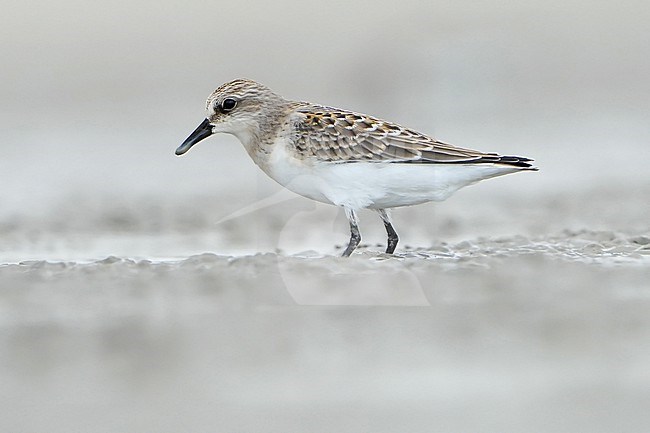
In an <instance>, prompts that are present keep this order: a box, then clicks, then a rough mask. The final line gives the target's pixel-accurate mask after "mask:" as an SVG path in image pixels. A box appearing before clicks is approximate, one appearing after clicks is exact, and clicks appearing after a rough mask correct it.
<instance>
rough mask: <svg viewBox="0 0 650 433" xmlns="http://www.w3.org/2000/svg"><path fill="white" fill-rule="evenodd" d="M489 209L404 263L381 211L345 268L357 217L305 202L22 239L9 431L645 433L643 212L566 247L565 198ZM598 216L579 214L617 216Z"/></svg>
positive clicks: (14, 270) (452, 205)
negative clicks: (350, 222)
mask: <svg viewBox="0 0 650 433" xmlns="http://www.w3.org/2000/svg"><path fill="white" fill-rule="evenodd" d="M475 194H479V195H480V194H481V191H480V190H478V191H476V192H474V193H468V195H467V196H466V197H465V198H461V199H459V200H455V201H450V202H449V203H446V204H442V205H433V206H429V207H427V206H424V207H418V208H412V209H405V210H401V211H397V212H396V213H395V216H396V220H397V224H399V221H402V239H403V241H402V242H403V244H402V245H400V249H399V250H398V252H399V254H397V255H396V256H395V257H390V256H387V255H385V254H383V253H381V250H382V247H383V245H382V244H381V243H382V242H383V241H382V237H383V233H382V227H381V225H380V223H379V221H378V219H377V220H375V216H374V215H373V214H371V213H368V214H367V215H362V223H363V224H364V225H363V226H362V228H364V227H365V232H364V233H365V234H366V235H365V236H364V239H368V240H369V242H370V243H366V244H365V245H364V246H362V248H360V250H359V253H358V254H355V255H354V256H353V257H351V258H349V259H343V258H339V257H336V256H335V255H334V254H337V253H340V249H339V250H337V249H336V248H335V246H334V244H335V243H339V244H340V245H339V246H342V244H343V243H344V241H345V238H346V233H345V221H344V220H343V219H342V216H341V215H339V214H338V213H337V212H336V210H333V209H332V208H329V207H325V206H324V207H320V206H314V205H312V204H311V203H309V202H307V201H304V200H301V199H295V200H289V201H288V202H284V203H282V204H280V205H274V206H271V207H268V208H265V209H262V210H259V211H255V212H253V213H252V214H249V215H244V216H241V217H239V218H235V219H233V220H230V221H228V222H225V223H222V224H215V223H214V222H211V221H210V218H214V215H212V214H211V212H213V211H215V212H216V209H214V208H213V207H212V206H218V205H216V204H215V205H211V204H209V203H207V202H205V206H203V207H200V208H197V209H203V210H202V211H200V212H199V213H198V214H195V215H194V219H195V221H194V225H192V226H191V227H192V228H188V227H190V226H188V225H187V221H185V220H184V217H183V215H179V214H178V211H179V209H181V207H176V205H169V204H167V205H165V204H162V203H159V206H158V207H156V206H151V207H150V208H147V206H139V207H138V206H134V207H129V206H124V207H122V208H121V209H123V210H124V211H123V213H122V214H118V215H115V214H114V215H113V217H111V218H108V219H106V218H104V219H102V218H101V217H100V215H102V212H98V213H96V214H93V213H92V212H86V213H84V215H85V219H84V220H85V225H83V224H80V223H79V224H76V223H75V222H74V218H73V216H72V215H63V216H67V217H68V218H62V219H61V221H59V222H58V223H57V222H56V218H55V217H54V216H52V217H51V218H52V220H51V223H52V224H54V225H56V224H59V225H58V227H59V232H58V234H57V235H52V233H51V232H50V231H48V230H47V229H42V230H41V231H38V230H36V229H35V227H31V228H29V229H26V231H22V232H21V230H20V229H18V230H17V231H16V226H15V225H14V226H12V227H13V231H9V230H5V232H4V237H5V239H6V240H7V242H6V243H5V245H8V246H7V247H5V249H3V251H2V254H3V255H4V259H5V260H4V263H5V264H3V265H0V296H1V298H0V308H1V314H0V317H1V318H2V319H1V322H0V327H1V329H2V332H1V333H0V338H1V340H2V341H0V345H1V347H3V350H2V356H1V359H0V366H1V368H0V382H2V389H3V391H2V397H1V399H2V401H1V402H0V404H1V406H2V407H3V408H5V409H4V410H6V411H8V413H10V414H12V415H10V416H3V417H2V419H1V420H0V425H1V427H2V430H3V431H12V432H22V431H25V432H27V431H49V432H68V431H79V430H83V431H88V430H92V431H96V432H103V431H105V432H113V431H121V432H140V431H143V429H145V430H147V431H158V432H177V431H179V430H182V431H265V432H271V431H273V432H299V431H310V432H331V431H350V432H352V431H372V432H395V431H413V432H415V431H418V432H430V431H486V432H502V431H538V432H544V431H548V432H556V431H590V432H600V431H602V432H610V431H643V430H644V428H641V427H640V426H644V425H645V426H647V425H649V423H650V416H649V415H648V412H647V411H646V410H645V408H646V406H647V404H646V402H647V401H650V376H648V368H647V366H648V365H649V364H650V343H648V342H650V315H648V311H650V295H649V293H650V292H649V290H650V286H649V283H648V281H650V266H649V264H650V263H649V259H650V233H648V232H647V231H644V230H642V229H640V227H642V226H643V224H644V218H643V216H642V215H641V214H639V213H635V212H632V210H633V208H636V207H637V204H636V202H635V201H631V200H628V201H625V202H621V203H620V206H619V207H618V211H619V212H618V213H616V214H615V213H612V214H611V215H609V216H608V214H607V213H605V212H600V213H599V214H598V218H599V219H600V221H601V224H602V225H613V223H612V221H614V219H615V218H618V220H619V221H620V222H621V223H622V225H624V226H626V227H629V228H630V229H629V230H624V229H622V230H601V229H587V228H583V229H576V228H571V229H569V228H565V229H557V226H562V225H564V226H572V225H573V224H572V222H571V215H572V209H574V208H573V205H572V204H571V200H570V199H569V197H565V198H562V197H561V196H560V197H558V196H557V195H553V196H552V197H553V198H552V199H551V198H548V197H547V198H548V200H546V199H544V198H543V197H542V199H539V198H537V202H538V207H537V208H535V207H531V204H530V203H526V202H525V201H524V202H522V203H520V204H510V205H509V206H508V207H509V208H508V209H505V210H504V205H506V204H507V200H509V198H508V197H509V196H508V195H503V196H500V195H499V194H496V195H495V197H494V199H493V200H492V201H488V202H484V203H483V204H479V205H477V204H475V202H474V200H473V197H474V195H475ZM588 197H591V199H592V200H586V201H585V202H589V203H591V204H590V205H583V206H581V208H582V209H583V210H589V206H593V207H595V208H598V207H600V206H601V199H603V198H604V197H602V196H601V197H599V196H598V195H597V194H595V193H594V194H592V195H591V196H588ZM623 198H625V197H623ZM504 200H505V201H504ZM109 203H110V202H109ZM109 203H106V204H105V205H106V206H109ZM624 203H629V205H628V206H629V209H626V208H625V206H626V205H625V204H624ZM238 205H241V204H238ZM101 206H103V205H100V208H98V209H95V210H97V211H99V210H100V209H101ZM233 206H234V205H233ZM477 206H478V207H477ZM640 206H643V205H641V204H640ZM161 208H163V209H164V211H162V212H161V210H160V209H161ZM470 208H471V209H473V210H474V211H477V210H480V211H481V212H478V213H476V212H468V210H469V209H470ZM608 208H609V207H608ZM143 209H145V210H143ZM146 209H156V211H155V212H149V211H147V210H146ZM165 209H166V210H165ZM174 209H176V210H174ZM86 210H88V209H86ZM626 210H627V211H629V212H625V211H626ZM75 211H76V212H79V211H80V208H76V209H75ZM526 212H529V213H534V214H543V213H545V212H546V214H547V216H548V218H545V219H541V220H540V219H531V218H522V216H523V215H525V214H526ZM621 212H622V213H621ZM166 213H168V214H167V216H166V217H163V216H162V215H163V214H166ZM223 213H224V211H222V214H223ZM481 213H483V216H481V217H477V216H476V215H480V214H481ZM93 215H94V216H93ZM104 215H105V214H104ZM210 215H211V216H210ZM454 215H457V218H455V219H454V218H452V216H454ZM508 215H509V217H507V216H508ZM617 215H618V216H617ZM621 215H627V216H626V217H625V219H623V218H622V217H621ZM551 216H552V217H553V218H551ZM503 218H507V220H506V222H507V223H506V222H504V219H503ZM585 218H586V220H588V219H589V218H588V217H585ZM609 219H611V221H610V220H609ZM63 220H66V221H68V225H65V224H62V223H61V222H62V221H63ZM406 220H408V221H409V223H410V224H405V221H406ZM152 221H153V222H156V221H158V223H159V225H158V226H156V225H155V224H154V226H153V227H158V228H157V229H152V225H151V223H152ZM200 221H205V224H202V223H201V222H200ZM452 221H455V223H452ZM479 221H482V222H483V223H482V224H481V223H480V222H479ZM23 224H24V226H25V227H29V222H28V221H27V220H25V221H23ZM283 224H284V225H283ZM9 225H10V224H9V222H7V223H6V224H5V226H4V227H5V228H7V227H9ZM592 226H594V227H596V226H598V224H597V223H596V222H593V223H592ZM93 227H94V229H93ZM145 227H148V230H147V229H145ZM295 227H298V228H300V227H302V232H299V233H297V231H296V228H295ZM398 228H399V225H398ZM427 230H432V231H434V230H435V231H438V233H437V236H438V238H439V239H440V238H442V239H443V240H432V239H433V233H429V232H427ZM509 231H510V232H513V233H516V234H510V235H508V234H504V232H505V233H507V232H509ZM545 232H546V233H545ZM17 233H19V234H20V233H22V235H19V234H17ZM28 233H31V235H28ZM427 233H428V234H427ZM479 233H481V234H479ZM490 233H494V234H490ZM30 236H31V237H30ZM427 236H431V237H427ZM55 238H59V239H67V241H59V242H58V243H57V242H55ZM445 239H446V240H445ZM21 240H22V242H28V243H31V246H25V245H21ZM12 242H13V243H12ZM418 242H419V243H420V244H426V243H428V244H429V245H428V246H423V245H417V243H418ZM210 243H213V244H219V245H221V247H220V248H221V249H227V248H232V249H233V250H239V251H243V250H246V249H247V248H248V249H252V248H259V249H260V250H262V251H264V249H265V248H266V247H268V246H269V245H272V244H273V243H276V247H275V250H277V251H274V249H273V248H268V249H267V250H266V251H267V252H260V253H240V254H236V255H233V254H223V252H220V251H218V248H217V249H216V250H217V251H216V253H215V251H214V249H211V248H209V246H208V245H207V244H210ZM409 243H410V244H411V245H409ZM305 247H307V248H305ZM309 247H314V249H310V248H309ZM193 249H196V250H199V252H196V253H192V252H191V251H192V250H193ZM111 250H112V251H120V252H122V254H117V255H115V254H113V255H107V256H101V254H103V253H104V252H105V251H111ZM38 251H40V255H41V256H43V257H45V258H46V259H35V258H34V256H38V255H39V253H38ZM128 251H132V254H129V253H128ZM200 251H202V252H200ZM11 254H14V257H13V259H12V258H11V257H10V256H11ZM183 254H186V255H183ZM57 257H58V258H57ZM34 408H38V410H34Z"/></svg>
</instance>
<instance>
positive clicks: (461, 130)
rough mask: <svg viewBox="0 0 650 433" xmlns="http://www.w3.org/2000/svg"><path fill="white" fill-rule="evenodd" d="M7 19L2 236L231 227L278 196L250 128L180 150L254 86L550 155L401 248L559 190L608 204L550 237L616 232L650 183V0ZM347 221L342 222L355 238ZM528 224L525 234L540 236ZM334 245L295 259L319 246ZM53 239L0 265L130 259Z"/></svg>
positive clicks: (138, 8)
mask: <svg viewBox="0 0 650 433" xmlns="http://www.w3.org/2000/svg"><path fill="white" fill-rule="evenodd" d="M4 9H5V12H4V13H3V14H2V17H1V18H0V20H1V26H0V28H1V30H0V31H1V32H2V43H1V44H0V50H1V55H2V57H1V58H2V62H3V65H2V76H3V79H2V80H1V81H0V90H1V92H2V95H3V97H2V98H1V100H0V110H2V111H1V112H2V116H0V131H2V132H1V134H2V135H1V137H0V140H1V142H0V146H2V152H3V155H2V158H1V159H0V173H1V175H2V183H3V186H4V187H3V188H2V189H1V190H0V202H1V203H2V206H1V208H0V224H1V225H0V227H4V231H5V232H13V231H15V230H17V229H20V227H22V228H23V229H29V230H30V233H31V236H32V239H33V240H34V241H37V240H38V239H41V238H40V237H39V234H41V235H43V236H46V235H47V233H51V232H52V230H55V231H63V232H71V233H76V234H77V235H78V234H79V233H80V232H83V231H84V230H90V231H94V232H96V231H97V230H105V231H107V232H110V233H113V238H115V236H114V232H115V231H116V230H115V229H119V230H127V231H134V230H135V231H138V232H139V233H142V232H152V231H153V232H155V233H156V235H157V236H158V235H160V234H163V235H165V234H166V235H167V236H169V234H170V233H178V234H179V236H181V235H182V236H185V235H187V234H188V232H191V231H196V230H200V231H203V232H205V229H206V228H210V229H211V230H214V231H216V232H219V231H225V230H220V228H219V227H217V226H216V222H218V221H219V220H221V219H222V218H224V217H226V216H228V215H231V214H232V213H233V212H234V211H236V210H238V209H241V208H242V207H243V206H246V205H250V204H251V203H254V202H256V201H258V200H260V199H261V198H264V197H268V196H269V195H272V194H273V193H275V192H278V191H280V188H279V187H278V186H277V185H276V184H275V183H274V182H273V181H272V180H270V179H268V178H267V177H266V176H265V175H264V174H263V173H262V172H261V171H260V170H259V169H258V168H257V167H256V166H255V165H254V164H253V163H252V162H251V161H250V160H249V159H248V156H247V155H246V153H245V152H244V150H243V148H242V147H241V145H240V144H239V142H237V141H236V139H235V138H234V137H231V136H227V135H221V136H215V137H212V138H210V139H209V140H207V141H206V142H204V143H201V145H200V146H197V147H196V148H194V149H192V152H190V153H189V154H187V155H186V156H184V157H182V158H177V157H176V156H174V154H173V151H174V149H175V147H176V146H177V145H178V144H179V143H180V142H181V141H182V140H183V139H184V138H185V137H186V136H187V135H188V134H189V133H190V132H191V131H192V130H193V129H194V128H195V127H196V125H198V123H199V122H200V121H201V120H202V119H203V118H204V101H205V99H206V98H207V96H208V94H209V93H210V92H211V91H212V90H213V89H214V88H216V87H217V86H218V85H220V84H221V83H223V82H225V81H228V80H231V79H234V78H237V77H249V78H252V79H255V80H257V81H259V82H262V83H264V84H266V85H268V86H269V87H271V88H272V89H274V90H275V91H277V92H278V93H280V94H282V95H284V96H285V97H287V98H292V99H300V100H308V101H313V102H318V103H322V104H327V105H331V106H338V107H344V108H348V109H351V110H355V111H360V112H365V113H369V114H373V115H376V116H379V117H383V118H387V119H390V120H393V121H395V122H398V123H401V124H404V125H407V126H409V127H412V128H415V129H417V130H420V131H422V132H425V133H428V134H431V135H433V136H435V137H436V138H438V139H441V140H443V141H447V142H450V143H453V144H457V145H459V146H465V147H470V148H476V149H481V150H485V151H497V152H499V153H503V154H514V155H523V156H528V157H532V158H534V159H535V160H536V162H537V164H538V165H539V167H540V168H541V171H540V172H539V173H534V174H530V173H526V174H521V175H517V177H516V178H513V177H504V178H500V179H496V180H492V181H490V182H484V183H482V184H480V185H477V186H476V187H472V188H470V189H467V190H465V191H462V192H461V193H460V194H458V195H456V196H455V197H454V198H452V199H451V200H450V201H449V203H450V204H444V205H429V206H428V207H427V209H428V210H427V215H428V218H429V224H431V225H432V228H431V230H432V231H431V233H426V235H427V236H428V238H427V239H426V240H424V241H422V240H421V239H420V238H421V235H422V233H421V232H420V231H418V230H421V229H419V228H418V227H417V224H407V223H406V221H407V220H409V218H410V217H409V212H410V210H408V209H407V210H398V211H397V212H396V214H395V218H396V221H397V227H398V228H401V231H400V234H401V235H402V239H403V240H404V241H406V242H410V243H412V244H414V245H425V246H428V245H429V244H430V242H431V241H432V240H434V239H440V238H441V237H443V238H444V235H445V234H446V235H448V236H454V235H456V234H458V235H461V236H462V235H466V234H469V235H471V236H476V235H478V234H479V233H478V232H479V231H480V230H483V229H485V228H484V227H483V226H482V225H479V226H478V227H477V226H476V224H468V225H467V229H468V230H472V229H473V228H476V229H477V231H473V232H469V233H465V232H463V231H462V230H461V231H460V232H459V233H456V232H453V231H450V230H447V231H446V232H445V230H446V228H448V227H449V226H450V225H453V223H452V221H453V220H454V219H457V218H463V216H462V215H463V214H464V210H465V208H464V207H463V206H464V204H467V203H472V206H474V205H476V203H477V202H483V201H490V200H492V201H496V200H499V199H498V197H499V195H503V196H506V195H510V197H511V198H510V199H509V200H505V202H503V204H505V205H512V202H517V203H520V204H521V203H522V201H526V200H528V201H527V202H526V203H525V204H526V206H525V207H527V208H529V209H530V208H535V209H540V208H544V210H545V209H547V208H548V206H557V203H550V204H549V203H548V202H545V201H544V200H550V201H552V200H553V197H558V196H562V197H566V198H567V200H563V201H564V202H565V203H566V204H568V205H570V206H575V209H584V207H585V206H586V207H587V208H590V209H591V208H592V207H594V206H595V207H596V208H594V209H593V211H590V212H583V213H582V214H581V215H580V216H579V217H578V218H575V219H577V221H573V220H571V221H569V219H572V218H573V217H574V216H575V215H573V211H569V212H567V213H566V214H565V215H563V216H562V218H563V219H564V220H563V221H561V222H560V224H559V225H558V226H557V227H550V228H551V229H558V228H567V226H570V225H571V224H573V223H574V222H576V225H577V228H583V227H585V226H588V227H592V228H593V227H595V226H598V225H602V224H613V223H615V220H603V218H605V217H606V215H602V214H607V213H608V211H607V209H610V211H609V212H610V213H613V214H614V215H616V214H618V213H620V210H619V211H616V212H611V207H610V206H608V205H606V204H603V205H602V209H601V208H600V207H598V206H599V203H600V202H602V201H604V200H603V198H604V197H612V196H616V197H618V196H620V195H621V194H628V195H635V194H637V192H638V191H639V190H642V191H643V194H647V193H648V189H649V188H650V187H649V185H650V171H649V170H647V164H646V159H647V158H648V156H650V155H649V152H650V151H649V150H648V143H649V142H650V122H648V116H649V114H650V113H649V109H650V107H649V104H648V101H649V100H648V95H650V80H648V78H647V77H648V76H650V34H649V33H648V32H647V31H645V27H646V22H647V20H648V18H650V6H648V4H647V3H646V2H644V1H623V2H608V1H596V2H593V1H584V2H583V1H571V2H559V1H558V2H555V1H550V2H549V1H523V2H510V1H493V2H467V1H449V2H431V3H427V4H422V3H421V2H400V3H399V4H397V3H394V2H365V1H359V2H353V3H350V2H337V1H334V2H330V3H328V4H326V5H324V4H318V5H315V4H314V5H312V4H304V3H299V2H291V1H280V2H274V3H261V2H256V3H246V4H242V3H236V2H220V1H213V2H192V1H191V2H185V3H182V4H181V3H175V2H159V1H156V2H148V1H138V2H126V1H125V2H119V1H117V2H108V3H101V4H100V3H94V4H92V5H91V4H88V3H87V2H77V1H53V2H46V3H43V2H38V3H34V2H30V1H25V2H10V3H9V4H8V5H7V6H6V7H5V8H4ZM612 190H614V192H613V193H612ZM603 191H607V193H604V192H603ZM596 197H597V199H595V198H596ZM635 197H637V196H636V195H635ZM643 197H647V195H644V196H643ZM639 199H640V197H639ZM298 202H299V206H308V207H310V209H318V212H319V214H320V213H322V212H328V211H327V210H321V209H325V208H327V206H320V205H316V206H317V208H313V206H315V205H313V204H311V203H309V202H308V201H306V200H303V199H298ZM447 206H449V207H447ZM457 206H458V207H457ZM522 206H523V205H522ZM445 209H449V214H448V215H449V216H448V217H447V214H446V213H445V212H446V210H445ZM485 211H486V212H487V211H488V210H487V209H486V210H485ZM513 212H514V213H513V214H512V215H511V218H512V221H507V220H506V221H504V220H503V219H499V220H498V221H497V224H496V226H495V227H492V228H491V229H494V230H498V227H502V226H504V225H505V226H508V225H509V224H515V225H520V223H518V222H517V221H521V220H522V216H521V215H520V214H519V213H517V212H516V211H513ZM630 212H632V213H635V212H634V209H633V208H632V209H630ZM594 214H599V215H600V216H599V217H597V216H596V215H594ZM266 215H267V216H268V215H269V214H268V213H266ZM509 215H510V214H509V213H508V212H506V213H505V215H503V218H506V219H507V218H509ZM267 216H265V213H264V212H261V213H256V214H254V215H252V216H251V217H250V219H248V220H246V224H247V225H248V226H249V228H250V230H249V232H248V233H242V234H241V235H242V236H243V238H238V239H224V240H221V241H219V242H216V241H215V240H214V239H211V241H210V243H206V244H205V245H195V246H192V245H190V244H189V243H186V242H180V243H179V242H171V243H172V245H164V246H163V245H156V247H155V248H154V247H153V246H151V247H148V246H142V251H141V255H142V256H162V257H166V256H174V257H175V256H179V257H181V256H184V255H186V254H187V253H188V252H189V251H190V250H191V251H193V252H203V251H204V250H206V249H209V250H210V251H214V252H220V253H224V254H227V253H232V252H233V251H234V252H236V251H239V250H238V248H239V249H240V250H243V249H246V248H249V249H248V250H246V251H247V252H254V251H260V250H262V251H272V250H273V249H274V248H275V247H276V246H277V239H275V238H271V237H269V236H268V235H267V234H266V232H267V231H268V230H267V229H266V227H262V228H260V229H259V230H258V231H259V233H257V232H256V230H255V229H254V227H256V226H260V224H261V225H264V221H265V219H266V218H267ZM529 217H530V218H532V217H536V218H537V219H538V220H544V221H545V224H546V222H547V220H548V218H546V216H541V215H539V214H537V215H529ZM282 218H285V215H282ZM282 218H280V220H281V219H282ZM341 218H342V217H339V219H340V221H337V223H336V225H335V227H336V228H340V231H341V232H342V233H341V237H340V242H345V240H346V237H347V233H345V232H346V231H347V229H346V227H345V226H346V224H345V221H344V220H343V219H341ZM362 218H363V219H369V220H371V221H372V224H370V225H369V227H367V228H366V229H365V232H366V234H367V236H366V239H368V240H372V241H373V242H374V241H375V240H376V241H383V234H382V231H383V227H381V225H379V224H376V222H377V221H376V217H375V216H374V215H372V214H368V215H362ZM530 218H529V219H530ZM584 218H587V220H585V219H584ZM599 218H600V219H599ZM285 219H286V218H285ZM400 221H401V222H402V223H401V224H400ZM531 224H532V223H530V224H529V225H528V226H526V227H523V228H522V230H523V231H524V232H525V233H532V232H535V229H536V228H537V229H539V227H531V226H530V225H531ZM18 226H20V227H18ZM375 226H377V227H375ZM260 227H261V226H260ZM546 228H549V227H547V226H544V227H543V229H546ZM610 228H611V227H610ZM618 228H621V227H618ZM132 229H133V230H132ZM119 230H118V231H119ZM43 231H45V232H47V233H42V232H43ZM275 231H276V232H277V227H276V230H275ZM315 231H319V230H317V229H315ZM325 231H328V230H325ZM539 232H540V230H537V231H536V233H539ZM215 236H217V234H215ZM330 239H331V238H330V237H329V236H328V237H325V239H324V240H325V243H324V244H320V243H318V242H317V240H316V239H313V240H311V242H302V243H301V244H300V245H296V246H295V248H296V249H297V250H300V249H301V248H302V249H309V248H314V249H317V250H322V248H324V247H325V246H326V245H328V242H330ZM303 241H304V239H303ZM152 242H153V241H152ZM54 243H55V241H52V242H49V243H48V242H45V241H43V242H40V244H39V245H38V247H36V250H35V251H29V250H25V251H20V254H18V253H19V251H18V250H19V249H24V248H25V246H24V245H22V246H21V245H18V242H16V243H14V244H12V245H11V251H12V252H13V254H12V253H11V251H6V249H7V248H9V246H8V245H9V243H8V242H6V243H5V245H6V246H5V249H4V251H2V254H3V255H4V256H5V257H4V258H5V260H7V261H11V260H14V261H16V260H21V259H28V258H44V257H43V253H44V252H45V251H44V248H49V251H51V255H52V256H53V257H58V258H66V256H69V255H70V252H71V251H76V252H75V253H74V254H72V256H73V257H71V258H74V259H81V258H98V257H102V256H105V255H107V254H112V253H115V252H111V251H110V249H111V248H112V247H116V248H117V244H113V245H112V246H97V249H96V250H90V249H89V250H87V251H81V250H78V248H77V247H76V246H74V245H67V246H60V247H58V246H55V245H53V244H54ZM226 243H227V244H226ZM131 244H133V242H131ZM145 244H146V242H144V241H143V243H141V245H145ZM93 245H95V243H93V242H91V241H88V242H86V248H91V247H92V246H93ZM173 245H176V249H175V248H174V246H173ZM180 245H183V247H182V248H181V247H180ZM131 247H133V245H131ZM120 248H121V247H120ZM124 250H125V251H126V250H127V247H124ZM131 253H133V251H131ZM12 255H13V257H12Z"/></svg>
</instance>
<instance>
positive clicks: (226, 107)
mask: <svg viewBox="0 0 650 433" xmlns="http://www.w3.org/2000/svg"><path fill="white" fill-rule="evenodd" d="M236 106H237V101H236V100H234V99H232V98H228V99H224V100H223V102H222V103H221V109H222V110H223V111H230V110H232V109H233V108H235V107H236Z"/></svg>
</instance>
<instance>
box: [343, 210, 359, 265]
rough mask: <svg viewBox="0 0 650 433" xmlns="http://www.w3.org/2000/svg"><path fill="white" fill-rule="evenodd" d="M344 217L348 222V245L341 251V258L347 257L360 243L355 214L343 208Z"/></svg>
mask: <svg viewBox="0 0 650 433" xmlns="http://www.w3.org/2000/svg"><path fill="white" fill-rule="evenodd" d="M345 216H347V217H348V221H350V243H349V244H348V247H347V248H346V249H345V251H343V257H349V256H350V254H352V251H354V250H355V249H356V248H357V245H359V242H361V233H359V224H358V220H357V214H356V213H355V212H354V211H353V210H352V209H348V208H345Z"/></svg>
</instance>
